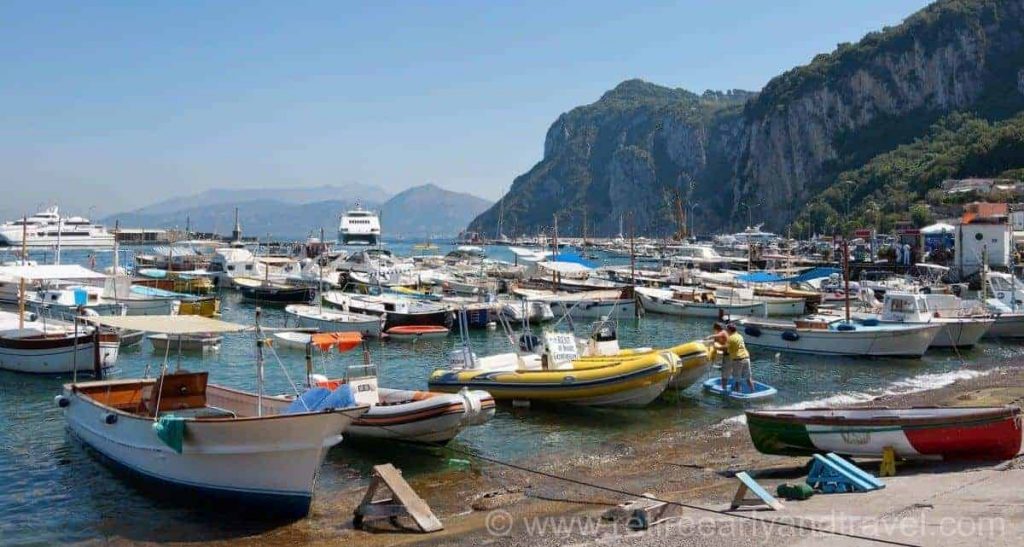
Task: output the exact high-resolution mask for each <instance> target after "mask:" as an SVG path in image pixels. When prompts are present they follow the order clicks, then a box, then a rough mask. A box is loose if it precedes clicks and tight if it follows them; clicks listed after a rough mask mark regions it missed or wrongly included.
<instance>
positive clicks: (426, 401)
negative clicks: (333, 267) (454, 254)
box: [284, 332, 495, 444]
mask: <svg viewBox="0 0 1024 547" xmlns="http://www.w3.org/2000/svg"><path fill="white" fill-rule="evenodd" d="M309 336H310V344H309V345H307V346H306V348H307V351H308V352H309V353H307V355H306V357H307V359H306V362H307V383H308V385H310V386H312V387H316V388H324V389H325V390H326V391H327V392H328V393H336V392H338V391H339V390H342V391H343V392H350V393H352V396H353V397H354V400H355V402H356V403H357V404H360V405H367V406H369V410H368V411H367V412H366V414H363V415H362V416H360V417H359V418H357V419H356V420H355V421H354V422H353V423H352V425H351V426H350V427H349V429H348V432H347V433H348V435H349V436H350V437H351V438H353V439H365V440H377V441H380V440H392V441H394V440H399V441H407V442H419V443H440V444H444V443H447V442H448V441H450V440H452V439H453V438H455V436H456V435H458V434H459V433H460V432H461V431H462V430H463V429H465V428H466V427H469V426H472V425H480V424H483V423H485V422H487V421H488V420H490V419H491V418H492V417H493V416H494V410H495V406H494V398H493V397H491V395H490V394H489V393H487V392H486V391H481V390H468V389H462V390H459V391H458V392H457V393H439V392H432V391H415V390H404V389H389V388H385V387H380V386H379V385H378V383H377V367H376V365H373V364H371V363H370V356H369V351H368V349H367V348H366V346H365V345H363V352H364V361H365V362H366V363H367V364H363V365H355V366H350V367H348V368H347V369H346V373H345V376H344V378H342V379H339V380H329V379H328V378H327V376H326V375H322V374H310V373H309V372H310V371H311V370H312V362H313V356H312V349H313V348H314V347H315V348H318V349H320V350H321V351H322V352H325V353H326V352H329V351H330V350H331V349H337V350H338V351H339V352H343V351H349V350H351V349H354V348H356V347H358V346H359V345H361V343H362V338H361V337H360V335H359V334H358V333H350V332H346V333H316V334H312V335H309ZM325 396H326V394H325ZM344 398H345V397H338V399H339V400H340V399H344ZM284 399H285V400H288V401H290V400H293V398H289V397H285V398H284Z"/></svg>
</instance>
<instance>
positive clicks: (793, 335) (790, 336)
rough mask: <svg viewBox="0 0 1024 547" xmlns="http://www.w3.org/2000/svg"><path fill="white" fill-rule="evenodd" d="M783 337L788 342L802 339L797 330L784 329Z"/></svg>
mask: <svg viewBox="0 0 1024 547" xmlns="http://www.w3.org/2000/svg"><path fill="white" fill-rule="evenodd" d="M782 339H783V340H785V341H787V342H796V341H797V340H799V339H800V335H799V334H797V332H796V331H795V330H784V331H782Z"/></svg>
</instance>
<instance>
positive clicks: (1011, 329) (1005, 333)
mask: <svg viewBox="0 0 1024 547" xmlns="http://www.w3.org/2000/svg"><path fill="white" fill-rule="evenodd" d="M993 318H994V319H995V323H993V324H992V326H991V327H990V328H989V329H988V331H987V332H985V338H1024V313H1005V314H1002V315H996V316H994V317H993Z"/></svg>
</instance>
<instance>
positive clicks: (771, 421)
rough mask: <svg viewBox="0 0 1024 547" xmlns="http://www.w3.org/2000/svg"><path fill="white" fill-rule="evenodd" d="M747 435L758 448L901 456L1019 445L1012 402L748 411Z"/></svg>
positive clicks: (1005, 453) (944, 455)
mask: <svg viewBox="0 0 1024 547" xmlns="http://www.w3.org/2000/svg"><path fill="white" fill-rule="evenodd" d="M747 428H748V430H749V431H750V439H751V440H752V441H753V442H754V446H755V447H757V450H758V451H760V452H761V453H763V454H774V455H780V456H807V455H811V454H815V453H826V452H835V453H836V454H840V455H843V456H861V457H881V455H882V451H883V450H884V449H885V448H886V447H892V449H893V450H894V451H895V453H896V456H897V457H899V458H903V459H944V460H1008V459H1011V458H1013V457H1015V456H1016V455H1017V454H1018V452H1020V449H1021V411H1020V408H1019V407H1017V406H1012V405H1010V406H998V407H954V408H937V407H911V408H851V409H823V408H811V409H805V410H750V411H747Z"/></svg>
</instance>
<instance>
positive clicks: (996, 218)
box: [953, 203, 1014, 278]
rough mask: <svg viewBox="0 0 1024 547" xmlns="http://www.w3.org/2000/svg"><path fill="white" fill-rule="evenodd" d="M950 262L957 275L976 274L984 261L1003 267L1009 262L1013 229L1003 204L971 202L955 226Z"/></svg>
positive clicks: (1007, 210)
mask: <svg viewBox="0 0 1024 547" xmlns="http://www.w3.org/2000/svg"><path fill="white" fill-rule="evenodd" d="M955 243H956V247H955V253H954V257H953V264H954V266H955V268H956V269H957V270H958V271H959V273H960V277H961V278H965V277H969V276H971V275H974V274H976V273H978V272H979V271H980V270H981V266H982V264H984V263H987V264H988V266H989V267H990V268H994V269H999V270H1004V269H1007V268H1009V267H1010V265H1011V264H1012V263H1013V258H1012V257H1013V250H1014V245H1013V230H1012V228H1011V226H1010V222H1009V208H1008V207H1007V205H1006V204H1005V203H971V204H968V205H967V206H965V207H964V214H963V216H962V217H961V218H960V223H959V224H958V225H957V226H956V237H955Z"/></svg>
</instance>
